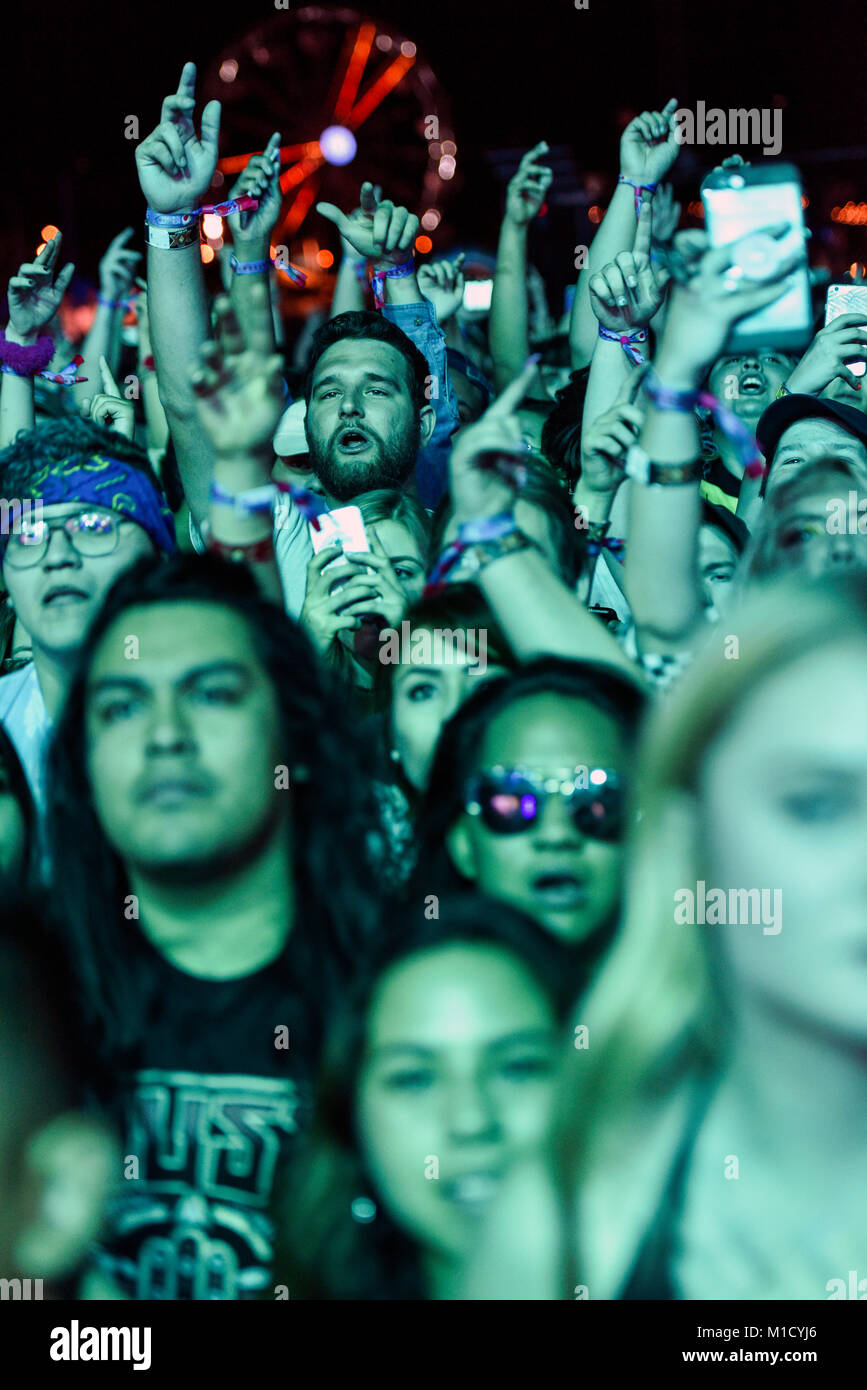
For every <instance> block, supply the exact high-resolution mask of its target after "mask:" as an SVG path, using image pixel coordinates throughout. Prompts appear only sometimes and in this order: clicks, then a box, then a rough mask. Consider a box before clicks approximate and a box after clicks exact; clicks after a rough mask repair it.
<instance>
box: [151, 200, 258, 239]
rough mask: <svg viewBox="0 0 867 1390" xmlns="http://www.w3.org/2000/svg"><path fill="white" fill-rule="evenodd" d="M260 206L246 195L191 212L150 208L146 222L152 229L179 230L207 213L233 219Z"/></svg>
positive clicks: (192, 209)
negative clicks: (159, 210)
mask: <svg viewBox="0 0 867 1390" xmlns="http://www.w3.org/2000/svg"><path fill="white" fill-rule="evenodd" d="M258 206H259V200H258V198H251V197H249V196H248V195H247V194H246V193H245V194H243V196H242V197H240V198H231V199H229V200H228V202H225V203H205V204H203V205H202V207H200V208H191V209H190V211H189V212H157V210H156V208H150V207H149V208H148V209H147V212H146V213H145V222H146V223H147V224H148V226H150V227H163V228H168V229H172V230H177V228H179V227H189V226H191V225H192V223H194V222H197V221H198V219H199V218H200V217H203V216H204V214H205V213H206V212H213V213H216V215H217V216H218V217H231V216H232V214H233V213H235V212H248V211H252V210H253V209H254V208H257V207H258Z"/></svg>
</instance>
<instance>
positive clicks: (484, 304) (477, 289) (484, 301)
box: [464, 280, 494, 311]
mask: <svg viewBox="0 0 867 1390" xmlns="http://www.w3.org/2000/svg"><path fill="white" fill-rule="evenodd" d="M493 293H494V282H493V280H467V282H466V284H465V285H464V308H465V309H476V310H482V311H485V310H487V309H490V307H491V296H492V294H493Z"/></svg>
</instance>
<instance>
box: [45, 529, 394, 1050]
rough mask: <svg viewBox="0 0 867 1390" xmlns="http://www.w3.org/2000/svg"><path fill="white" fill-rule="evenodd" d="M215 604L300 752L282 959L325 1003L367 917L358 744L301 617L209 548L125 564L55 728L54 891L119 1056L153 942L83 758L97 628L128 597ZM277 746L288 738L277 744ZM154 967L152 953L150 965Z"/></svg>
mask: <svg viewBox="0 0 867 1390" xmlns="http://www.w3.org/2000/svg"><path fill="white" fill-rule="evenodd" d="M190 601H192V602H197V601H198V602H204V603H211V604H214V603H216V604H221V605H222V606H224V607H226V608H229V609H231V610H233V611H234V612H236V613H238V614H240V615H241V617H242V618H243V619H244V620H245V622H246V624H247V627H248V629H249V632H250V642H251V644H252V647H253V649H254V650H255V652H256V655H257V656H258V657H259V659H260V660H261V662H262V664H263V666H264V667H265V669H266V671H267V672H268V674H269V676H270V678H271V680H272V681H273V684H274V688H275V691H276V694H277V699H278V704H279V708H280V715H281V726H282V739H283V743H284V744H285V752H283V759H282V760H283V762H284V763H285V764H286V766H287V767H290V768H291V767H293V766H296V765H298V764H302V765H303V766H304V767H305V768H306V769H307V776H306V780H299V781H297V782H296V780H295V779H294V778H293V791H292V796H293V808H294V813H293V834H292V855H293V858H292V869H293V874H294V882H295V890H296V895H297V902H298V925H297V928H296V929H294V930H293V931H292V932H290V934H289V939H288V942H287V948H286V953H285V955H286V959H287V960H288V959H290V958H291V961H292V965H293V975H294V977H295V978H296V979H297V977H298V974H299V972H300V973H301V974H302V981H301V982H300V983H309V982H310V981H311V980H312V981H314V982H315V989H314V992H315V993H318V994H319V995H320V996H321V1003H322V1004H323V1005H325V1004H327V1002H328V999H329V998H330V997H331V995H332V994H333V992H334V990H335V989H336V988H337V987H338V986H339V981H340V980H341V979H342V978H343V977H345V976H346V975H347V974H348V973H349V972H350V971H351V969H352V968H353V966H354V964H355V961H356V958H357V956H358V954H359V953H360V952H361V951H362V950H363V949H364V946H365V942H366V941H367V940H368V938H369V935H370V933H371V929H372V923H373V921H374V919H375V907H374V889H373V886H372V882H371V875H370V874H369V873H368V872H366V869H365V856H366V847H367V841H366V836H367V834H368V832H369V831H370V829H371V824H372V816H371V812H370V807H369V806H368V803H367V801H366V793H365V789H364V785H363V782H362V779H361V777H360V775H359V770H358V767H359V765H358V763H357V761H356V749H355V744H354V740H353V737H352V735H351V734H350V732H349V731H348V729H347V727H346V722H345V718H344V713H343V710H342V708H341V705H340V703H339V701H338V699H337V697H336V694H335V691H334V690H333V688H332V687H331V685H330V684H329V683H328V682H327V679H326V678H325V676H324V675H323V673H322V671H321V669H320V666H319V663H318V662H317V660H316V657H315V654H314V652H313V649H312V647H311V645H310V643H309V642H308V640H307V638H306V636H305V635H304V633H303V632H302V631H301V629H300V628H299V627H298V626H297V625H296V624H295V623H294V622H292V621H291V620H290V619H289V618H287V617H286V615H285V614H284V613H283V612H282V611H281V610H280V609H278V608H277V607H276V606H275V605H273V604H271V603H268V602H266V601H265V600H264V599H263V598H262V597H261V596H260V595H259V592H258V590H257V588H256V585H255V582H254V580H253V578H252V576H251V575H250V574H249V572H248V571H247V570H246V569H242V568H241V567H239V566H236V565H230V564H227V563H225V562H224V561H221V560H217V559H215V558H213V557H211V556H202V557H200V556H191V555H176V556H173V557H171V558H170V559H168V560H154V559H146V560H143V561H141V562H140V563H139V564H137V565H135V566H134V567H133V568H132V569H130V570H129V571H128V572H127V573H125V574H123V575H122V576H121V577H120V578H119V579H118V580H117V582H116V583H115V584H114V586H113V587H112V589H111V590H110V591H109V594H108V596H107V598H106V601H105V604H104V606H103V608H102V610H101V611H100V613H99V616H98V617H97V619H96V621H95V623H94V625H93V627H92V629H91V631H90V633H89V634H88V638H87V642H86V644H85V646H84V649H83V651H82V654H81V659H80V664H79V666H78V670H77V673H76V676H75V679H74V681H73V684H72V687H71V689H70V691H69V695H68V699H67V702H66V706H65V708H64V711H63V715H62V718H61V719H60V721H59V723H58V725H57V727H56V730H55V734H54V737H53V740H52V746H51V754H50V759H51V761H50V775H49V780H48V787H49V817H48V819H49V834H50V843H51V852H52V868H53V875H54V882H55V883H56V884H57V885H59V886H60V888H61V889H62V902H60V903H59V904H58V908H59V911H60V913H62V926H63V930H64V933H65V935H66V936H67V937H68V938H69V939H70V941H71V946H72V953H73V956H74V958H75V961H76V965H77V968H78V973H79V976H80V980H81V984H82V986H83V990H84V996H85V1006H86V1009H87V1012H88V1015H89V1018H90V1021H91V1023H92V1024H93V1025H94V1026H95V1027H96V1028H97V1029H98V1031H99V1033H100V1035H101V1041H102V1045H103V1047H104V1049H105V1050H106V1052H107V1053H109V1054H110V1055H112V1056H117V1055H119V1054H120V1053H123V1052H125V1051H126V1050H127V1049H131V1048H133V1047H134V1045H135V1044H136V1043H137V1042H138V1041H139V1039H140V1038H141V1036H142V1034H143V1032H144V1029H145V1027H146V1020H147V1004H148V999H147V989H146V988H144V987H143V980H144V979H145V977H146V976H147V973H148V969H149V962H152V960H153V952H152V951H149V950H148V949H146V943H145V939H144V937H143V936H142V934H141V933H140V932H139V930H138V929H137V928H136V926H135V923H133V922H127V921H125V920H124V919H123V916H122V909H123V903H124V898H125V896H126V895H127V893H128V883H127V879H126V874H125V870H124V866H123V864H122V862H121V859H120V858H119V856H118V855H117V854H116V853H115V851H114V850H113V849H112V847H111V845H110V844H109V842H108V840H107V838H106V836H105V833H104V831H103V829H102V826H101V825H100V822H99V819H98V817H97V815H96V812H95V810H94V806H93V800H92V796H91V788H90V782H89V779H88V774H87V763H86V755H87V749H86V737H85V703H86V700H85V696H86V681H87V674H88V671H89V669H90V665H91V661H92V658H93V655H94V652H95V650H96V647H97V645H98V643H99V642H100V640H101V638H102V636H103V634H104V633H105V632H106V630H107V629H108V627H109V626H110V624H111V623H113V622H114V621H115V619H116V618H117V617H118V616H119V615H120V614H121V613H123V612H125V611H126V610H127V609H130V608H137V607H141V606H143V605H152V604H157V603H178V602H190ZM281 751H282V750H281ZM150 968H151V969H152V964H151V967H150Z"/></svg>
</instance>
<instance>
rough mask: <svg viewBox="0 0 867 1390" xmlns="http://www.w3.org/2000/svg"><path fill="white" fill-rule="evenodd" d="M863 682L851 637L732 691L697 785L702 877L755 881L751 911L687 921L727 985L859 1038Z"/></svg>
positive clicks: (863, 938)
mask: <svg viewBox="0 0 867 1390" xmlns="http://www.w3.org/2000/svg"><path fill="white" fill-rule="evenodd" d="M865 689H867V644H865V643H864V642H863V641H855V640H852V642H851V643H846V644H844V643H841V644H840V645H839V646H833V647H823V648H822V649H821V651H819V652H813V653H806V654H805V655H804V656H803V657H802V658H801V659H800V660H798V661H797V662H795V663H793V664H792V665H790V666H787V667H786V668H785V669H784V670H782V671H780V672H779V673H778V674H776V675H774V676H772V677H771V678H770V679H769V680H767V681H766V682H765V683H764V684H763V685H762V686H760V687H759V688H758V689H757V690H756V691H755V692H754V693H753V694H752V695H750V696H749V698H748V699H747V700H746V701H745V702H744V704H743V706H742V707H741V708H740V709H739V710H738V711H737V713H736V714H735V716H734V718H733V719H732V720H731V721H730V723H729V724H728V725H727V727H726V729H725V731H724V732H723V733H722V734H721V735H720V736H719V737H718V738H717V739H716V740H715V742H714V743H713V745H712V747H711V749H710V751H709V753H708V754H707V756H706V758H705V760H704V764H703V766H702V769H701V775H700V781H699V787H698V792H699V802H700V814H701V826H702V843H703V845H704V847H705V850H704V862H703V865H702V872H703V875H704V878H705V881H706V884H707V888H708V890H709V889H710V888H711V887H720V888H723V889H725V890H726V894H727V896H728V893H729V890H731V889H742V890H749V889H759V890H761V889H764V890H766V899H765V901H766V904H767V907H768V909H769V910H768V911H767V912H764V911H763V913H762V922H763V925H748V924H747V923H745V922H744V923H743V924H742V925H729V926H714V927H708V926H705V927H702V928H699V930H703V931H712V932H713V933H714V937H715V941H716V943H717V945H718V947H719V949H720V951H721V952H722V955H723V958H724V960H725V961H726V963H727V964H728V967H729V970H730V973H731V977H732V978H733V980H734V981H736V983H737V987H738V994H742V995H743V996H744V998H745V999H747V998H750V999H752V1000H753V1001H755V1000H760V1001H761V1002H762V1003H763V1004H764V1005H765V1006H770V1007H771V1008H773V1010H774V1011H775V1013H777V1014H780V1013H784V1014H787V1015H789V1016H790V1017H794V1018H795V1019H797V1020H798V1021H799V1023H801V1024H803V1023H804V1021H808V1022H809V1024H810V1025H812V1026H813V1027H815V1028H817V1029H822V1030H823V1031H825V1032H827V1031H832V1032H836V1033H842V1034H844V1035H845V1037H846V1038H847V1039H848V1040H849V1041H850V1042H853V1043H856V1044H857V1045H860V1046H863V1045H864V1044H865V1043H867V859H865V853H864V849H865V845H867V720H865V718H864V691H865ZM775 895H776V896H775ZM774 904H776V909H777V910H776V912H775V913H774V911H773V908H774ZM729 915H731V914H729ZM740 915H741V916H742V917H746V916H748V917H749V920H750V921H755V916H754V915H753V914H750V913H747V912H746V911H744V913H743V914H740ZM771 917H775V920H774V921H773V923H772V924H770V919H771ZM765 924H768V925H770V929H767V926H766V925H765ZM681 930H683V928H681ZM736 997H737V996H736Z"/></svg>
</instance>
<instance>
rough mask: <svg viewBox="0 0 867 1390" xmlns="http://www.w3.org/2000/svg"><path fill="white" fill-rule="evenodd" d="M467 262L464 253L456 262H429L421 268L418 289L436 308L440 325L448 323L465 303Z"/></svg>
mask: <svg viewBox="0 0 867 1390" xmlns="http://www.w3.org/2000/svg"><path fill="white" fill-rule="evenodd" d="M465 260H466V252H462V253H461V254H460V256H458V257H457V259H456V260H454V261H432V262H431V261H428V262H427V263H426V264H425V265H423V266H420V267H419V272H418V287H419V289H420V290H421V292H422V294H423V295H424V297H425V299H428V300H430V302H431V304H432V305H433V306H434V310H435V312H436V316H437V323H439V324H444V323H447V322H448V320H449V319H450V318H451V317H452V315H453V314H454V313H456V312H457V310H458V309H459V308H460V306H461V304H462V302H463V298H464V270H463V266H464V261H465Z"/></svg>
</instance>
